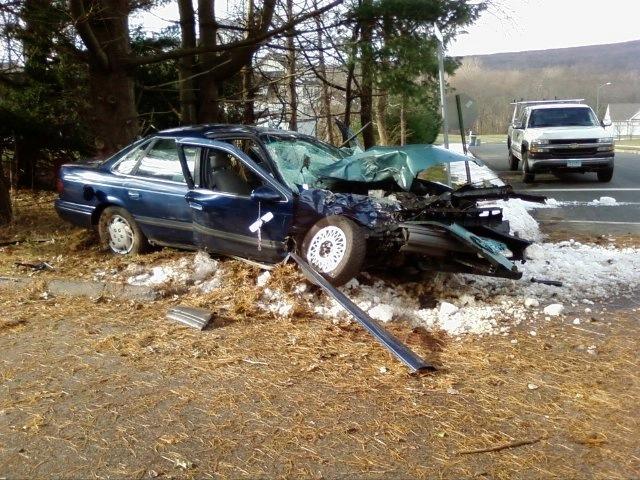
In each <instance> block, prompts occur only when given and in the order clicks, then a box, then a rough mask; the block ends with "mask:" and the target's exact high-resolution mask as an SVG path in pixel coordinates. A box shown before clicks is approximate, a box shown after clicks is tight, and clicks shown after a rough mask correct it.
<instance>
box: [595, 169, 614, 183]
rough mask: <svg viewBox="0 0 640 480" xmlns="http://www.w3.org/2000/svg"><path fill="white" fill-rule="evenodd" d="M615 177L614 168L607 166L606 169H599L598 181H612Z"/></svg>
mask: <svg viewBox="0 0 640 480" xmlns="http://www.w3.org/2000/svg"><path fill="white" fill-rule="evenodd" d="M612 178H613V168H607V169H606V170H598V181H599V182H602V183H607V182H610V181H611V179H612Z"/></svg>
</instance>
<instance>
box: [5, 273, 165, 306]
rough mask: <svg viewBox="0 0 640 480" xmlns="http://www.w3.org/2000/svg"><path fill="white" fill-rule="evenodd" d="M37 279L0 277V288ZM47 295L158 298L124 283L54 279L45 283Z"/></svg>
mask: <svg viewBox="0 0 640 480" xmlns="http://www.w3.org/2000/svg"><path fill="white" fill-rule="evenodd" d="M36 280H37V278H32V277H0V288H15V289H22V288H26V287H28V286H29V285H31V284H33V283H34V282H35V281H36ZM46 289H47V291H48V292H49V293H51V294H53V295H58V296H66V297H89V298H100V297H103V296H104V297H112V298H116V299H120V300H136V301H151V300H156V299H157V298H158V296H159V295H158V292H156V291H155V290H154V289H152V288H151V287H147V286H144V285H128V284H125V283H109V282H94V281H91V280H80V279H68V278H55V279H53V280H48V281H47V282H46Z"/></svg>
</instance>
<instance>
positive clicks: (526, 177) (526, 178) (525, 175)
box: [522, 150, 536, 183]
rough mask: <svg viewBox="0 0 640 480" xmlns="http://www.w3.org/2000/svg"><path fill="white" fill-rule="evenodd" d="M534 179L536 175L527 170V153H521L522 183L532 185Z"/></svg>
mask: <svg viewBox="0 0 640 480" xmlns="http://www.w3.org/2000/svg"><path fill="white" fill-rule="evenodd" d="M535 178H536V174H535V173H533V172H532V171H531V170H530V169H529V153H528V152H527V151H525V150H523V151H522V181H523V182H524V183H532V182H533V181H534V180H535Z"/></svg>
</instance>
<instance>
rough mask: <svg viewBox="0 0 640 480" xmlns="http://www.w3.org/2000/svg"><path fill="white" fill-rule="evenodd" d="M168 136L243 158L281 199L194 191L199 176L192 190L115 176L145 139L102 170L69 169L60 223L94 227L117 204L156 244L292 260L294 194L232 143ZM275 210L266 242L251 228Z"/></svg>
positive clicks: (59, 201) (264, 230) (264, 235)
mask: <svg viewBox="0 0 640 480" xmlns="http://www.w3.org/2000/svg"><path fill="white" fill-rule="evenodd" d="M178 132H180V133H182V132H185V130H184V129H181V130H178V131H177V132H176V133H178ZM167 133H170V132H162V134H159V135H157V137H160V138H162V137H164V138H166V137H170V138H174V139H175V140H176V142H177V143H178V145H185V144H188V145H193V146H200V147H204V148H218V149H221V150H224V151H227V152H229V153H232V154H233V155H235V156H236V157H239V158H240V159H241V160H242V161H243V162H244V163H245V165H246V166H247V167H249V168H250V169H251V170H252V171H253V172H254V173H255V174H256V175H257V176H258V177H259V178H260V179H261V180H262V181H263V182H264V183H265V184H266V185H269V186H270V187H271V188H273V190H274V191H276V192H278V193H279V194H280V196H281V199H280V200H279V201H276V202H266V203H265V202H258V201H256V200H254V199H252V198H251V197H240V196H237V195H232V194H226V193H223V192H216V191H213V190H209V189H205V188H201V187H198V186H194V184H195V182H194V179H192V178H188V183H187V184H184V183H180V182H173V181H165V180H162V179H154V178H145V177H142V176H136V175H121V174H118V173H115V172H113V171H112V169H113V167H114V166H115V165H116V164H117V162H118V161H119V160H120V159H121V158H122V157H123V156H124V155H126V154H127V153H128V152H130V151H131V150H132V149H133V148H136V147H137V146H139V145H140V144H141V143H143V142H144V141H146V140H148V139H143V140H140V141H137V142H135V143H134V144H133V145H131V146H129V147H127V148H125V149H123V150H121V151H120V152H118V153H117V154H116V155H114V156H113V157H111V158H110V159H108V160H107V161H105V162H104V163H102V164H99V165H95V166H91V167H87V165H65V166H63V170H62V176H63V182H64V189H63V192H62V193H61V195H60V198H59V199H57V200H56V202H55V208H56V210H57V212H58V214H59V215H60V217H61V218H63V219H65V220H67V221H69V222H71V223H74V224H76V225H79V226H83V227H92V226H94V225H96V223H97V221H98V217H99V214H100V212H101V211H102V210H103V209H104V208H106V207H107V206H112V205H113V206H118V207H122V208H124V209H126V210H127V211H129V212H130V213H131V214H132V216H133V218H134V219H135V220H136V222H137V223H138V225H139V227H140V229H141V230H142V231H143V233H144V234H145V236H146V237H147V238H148V239H149V241H151V242H152V243H157V244H161V245H174V246H180V247H186V248H189V247H197V248H204V249H206V250H209V251H212V252H219V253H224V254H228V255H238V256H243V257H248V258H253V259H256V260H261V261H269V262H275V261H278V260H280V259H282V258H283V257H284V256H285V255H286V245H285V241H286V238H287V235H288V233H289V229H290V227H291V223H292V216H293V202H294V199H293V195H292V193H291V191H290V190H288V189H287V188H286V187H285V186H283V185H282V184H281V183H280V182H278V181H277V180H276V179H274V178H273V177H272V176H271V175H270V174H269V173H267V172H266V171H265V170H264V169H262V168H261V167H260V166H258V165H256V164H255V162H254V161H253V160H251V159H250V158H249V157H248V156H246V155H245V154H244V152H242V151H240V150H238V149H237V148H235V147H234V146H232V145H230V144H229V143H226V142H219V141H215V140H211V139H208V138H203V137H194V136H188V137H186V138H184V137H182V136H176V135H170V134H169V135H168V134H167ZM186 133H200V132H199V131H197V130H194V131H187V132H186ZM184 168H185V165H184V162H183V169H184ZM187 173H188V172H187ZM267 212H271V213H272V214H273V216H274V218H273V219H272V220H271V221H269V222H267V223H265V224H264V225H263V227H262V228H261V232H260V233H261V241H260V242H259V241H258V235H257V233H252V232H250V231H249V226H250V225H251V224H252V223H254V222H255V221H256V220H257V219H258V217H259V213H260V214H262V215H263V214H265V213H267Z"/></svg>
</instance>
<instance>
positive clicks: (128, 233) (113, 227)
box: [107, 215, 133, 255]
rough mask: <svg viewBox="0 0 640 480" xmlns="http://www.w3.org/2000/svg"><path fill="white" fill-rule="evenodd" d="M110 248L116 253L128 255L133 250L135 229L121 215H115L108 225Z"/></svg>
mask: <svg viewBox="0 0 640 480" xmlns="http://www.w3.org/2000/svg"><path fill="white" fill-rule="evenodd" d="M107 231H108V232H109V247H111V250H113V251H114V252H115V253H120V254H123V255H124V254H126V253H129V252H130V251H131V249H132V248H133V229H132V228H131V225H129V222H127V220H126V219H125V218H123V217H121V216H120V215H114V216H113V217H111V220H109V224H108V225H107Z"/></svg>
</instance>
